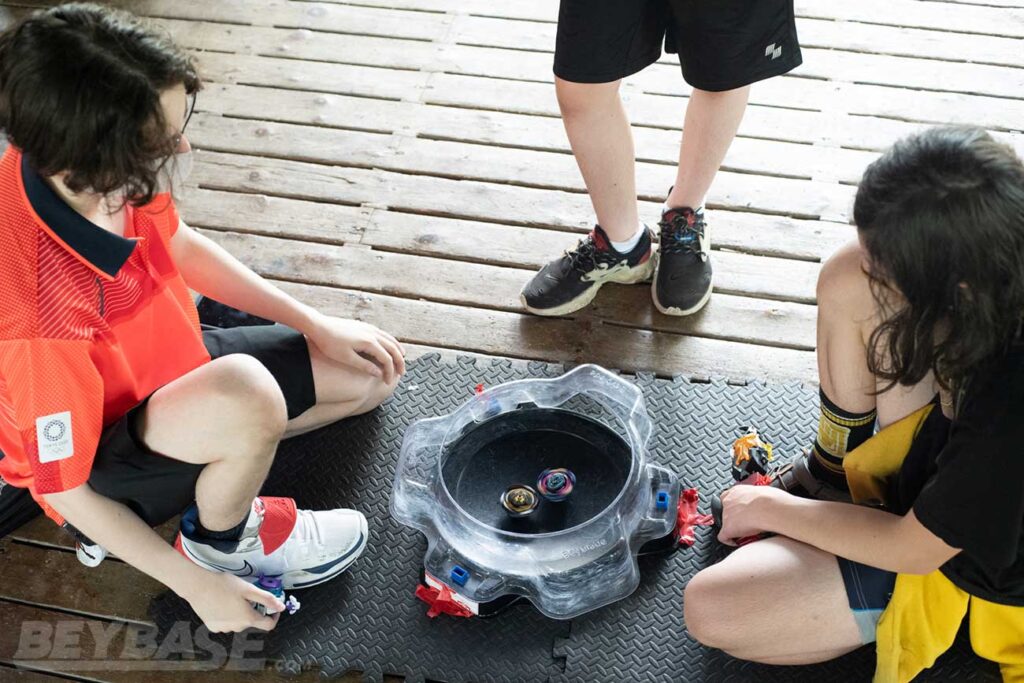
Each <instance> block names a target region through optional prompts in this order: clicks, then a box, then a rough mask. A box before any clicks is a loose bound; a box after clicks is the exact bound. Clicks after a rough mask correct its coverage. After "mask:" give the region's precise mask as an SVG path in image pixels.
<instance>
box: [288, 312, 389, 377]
mask: <svg viewBox="0 0 1024 683" xmlns="http://www.w3.org/2000/svg"><path fill="white" fill-rule="evenodd" d="M308 334H309V338H310V339H311V340H312V341H313V343H314V344H316V345H317V347H318V348H319V349H320V350H321V351H323V352H324V354H325V355H326V356H327V357H328V358H331V359H333V360H335V361H337V362H339V363H343V364H345V365H349V366H352V367H354V368H358V369H360V370H362V371H363V372H366V373H369V374H371V375H373V376H375V377H380V378H381V379H383V380H384V382H385V383H386V384H391V383H392V381H393V380H394V379H395V378H396V377H397V376H400V375H404V374H405V349H403V348H402V345H401V344H399V343H398V340H397V339H395V338H394V337H392V336H391V335H390V334H388V333H387V332H383V331H381V330H379V329H377V328H376V327H374V326H373V325H370V324H369V323H364V322H359V321H358V320H344V319H342V318H332V317H329V316H321V317H320V318H319V319H318V320H317V322H316V324H315V325H314V328H313V330H312V332H309V333H308Z"/></svg>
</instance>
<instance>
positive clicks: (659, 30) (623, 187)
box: [521, 0, 668, 315]
mask: <svg viewBox="0 0 1024 683" xmlns="http://www.w3.org/2000/svg"><path fill="white" fill-rule="evenodd" d="M667 21H668V6H667V4H666V0H631V1H630V2H622V0H561V5H560V7H559V16H558V36H557V40H556V45H555V69H554V70H555V91H556V94H557V95H558V104H559V108H560V109H561V112H562V121H563V123H564V125H565V130H566V134H567V135H568V137H569V143H570V145H571V147H572V151H573V154H574V155H575V157H576V162H577V164H578V165H579V168H580V173H581V174H582V175H583V180H584V183H585V184H586V186H587V192H588V193H589V194H590V201H591V203H592V205H593V207H594V213H595V214H596V215H597V222H598V224H597V225H596V226H595V227H594V230H593V232H591V233H590V235H588V236H587V237H585V238H584V239H583V240H582V241H581V242H580V243H579V245H578V246H577V247H576V248H575V249H573V250H570V251H569V252H566V254H565V255H564V256H563V257H561V258H558V259H556V260H554V261H552V262H550V263H548V264H547V265H546V266H544V268H543V269H542V270H541V271H540V272H539V273H538V274H537V275H536V276H534V277H533V279H531V280H530V281H529V282H528V283H527V284H526V286H525V287H524V288H523V292H522V297H521V298H522V302H523V306H524V307H525V308H526V309H527V310H528V311H530V312H532V313H536V314H538V315H567V314H569V313H572V312H574V311H577V310H579V309H580V308H583V307H584V306H586V305H587V304H589V303H590V302H591V301H592V300H593V298H594V296H596V295H597V292H598V290H599V289H600V288H601V286H602V285H603V284H604V283H606V282H618V283H624V284H629V283H635V282H644V281H647V280H649V279H650V277H651V273H652V271H653V265H654V262H653V258H652V256H653V253H654V252H653V233H652V232H651V231H650V230H649V229H647V228H646V227H645V226H644V225H643V224H641V222H640V218H639V214H638V211H637V197H636V177H635V153H634V149H633V134H632V131H631V129H630V124H629V119H628V117H627V116H626V110H625V107H624V106H623V104H622V100H621V98H620V97H619V83H620V82H621V79H623V78H625V77H626V76H629V75H631V74H633V73H636V72H637V71H640V70H641V69H643V68H644V67H646V66H647V65H649V64H652V63H653V62H655V61H657V59H658V57H660V56H661V44H662V40H663V38H664V36H665V29H666V26H667Z"/></svg>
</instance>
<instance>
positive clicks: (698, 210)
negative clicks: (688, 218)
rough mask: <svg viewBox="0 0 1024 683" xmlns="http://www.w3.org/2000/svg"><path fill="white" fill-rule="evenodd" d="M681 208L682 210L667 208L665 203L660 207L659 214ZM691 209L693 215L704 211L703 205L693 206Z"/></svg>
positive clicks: (676, 207) (675, 207)
mask: <svg viewBox="0 0 1024 683" xmlns="http://www.w3.org/2000/svg"><path fill="white" fill-rule="evenodd" d="M681 208H683V207H681V206H669V205H668V202H665V203H664V204H662V205H661V212H662V213H665V212H666V211H671V210H672V209H681ZM691 208H693V212H694V213H700V212H701V211H703V210H704V205H703V204H701V205H700V206H694V207H691Z"/></svg>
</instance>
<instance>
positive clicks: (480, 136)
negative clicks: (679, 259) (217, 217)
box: [197, 83, 878, 184]
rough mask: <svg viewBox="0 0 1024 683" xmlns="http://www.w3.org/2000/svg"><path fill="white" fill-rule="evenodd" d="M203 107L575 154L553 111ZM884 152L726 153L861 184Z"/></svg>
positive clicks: (648, 152)
mask: <svg viewBox="0 0 1024 683" xmlns="http://www.w3.org/2000/svg"><path fill="white" fill-rule="evenodd" d="M357 94H359V93H357ZM197 106H198V108H199V111H200V112H209V113H220V114H222V115H224V116H230V117H232V118H244V119H247V120H252V121H261V120H262V121H267V120H269V121H277V122H284V123H298V124H305V125H311V126H318V127H323V128H342V129H349V130H351V129H362V130H374V131H378V132H398V133H402V134H404V135H409V136H416V137H421V138H425V139H436V140H452V141H463V142H471V143H477V144H482V145H490V146H499V147H511V148H517V149H530V150H538V151H554V152H560V153H562V154H571V151H570V148H569V142H568V140H567V139H566V137H565V129H564V128H563V126H562V122H561V121H560V120H559V119H557V118H554V117H550V116H533V115H528V114H514V113H507V112H500V111H481V110H467V109H455V108H452V107H441V106H435V105H425V104H420V103H417V102H393V101H392V102H382V101H379V100H377V99H367V98H366V97H347V96H344V95H322V94H318V93H312V92H295V91H289V92H286V93H285V92H281V91H279V90H276V89H274V88H266V87H257V86H246V85H235V84H220V83H213V84H207V87H206V90H205V91H204V92H203V94H202V96H201V97H200V99H199V102H198V105H197ZM197 121H198V116H197ZM765 132H768V131H767V129H766V131H765ZM633 136H634V139H635V144H636V152H637V159H638V161H641V162H645V161H646V162H654V163H661V164H673V165H674V164H675V163H676V160H677V159H678V156H679V141H680V134H679V131H678V130H667V129H658V128H647V127H640V126H636V127H634V130H633ZM295 149H296V150H299V149H300V148H299V147H298V146H296V147H295ZM877 157H878V154H877V153H876V152H869V151H860V150H851V149H840V148H836V147H823V146H812V145H810V144H806V143H790V142H785V141H778V140H761V139H756V138H749V137H739V138H737V139H736V141H735V142H734V143H733V145H732V147H731V148H730V150H729V153H728V154H727V155H726V159H725V164H724V166H723V168H724V169H725V170H729V171H739V172H745V173H753V174H758V175H779V176H786V177H795V178H830V179H833V180H835V181H837V182H843V183H847V184H856V183H857V182H858V181H859V180H860V176H861V174H862V173H863V171H864V168H865V167H866V166H867V165H868V164H869V163H870V162H871V161H873V160H874V159H876V158H877Z"/></svg>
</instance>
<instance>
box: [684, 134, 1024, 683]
mask: <svg viewBox="0 0 1024 683" xmlns="http://www.w3.org/2000/svg"><path fill="white" fill-rule="evenodd" d="M854 219H855V222H856V225H857V236H858V240H857V242H856V243H854V244H851V245H850V246H848V247H846V248H844V249H842V250H841V251H839V252H838V253H837V254H836V255H835V256H833V257H832V258H831V259H830V260H829V261H828V262H827V263H826V264H825V265H824V267H823V268H822V272H821V276H820V279H819V282H818V304H819V313H818V365H819V371H820V380H821V394H822V413H821V420H820V423H819V431H818V435H817V439H816V441H815V447H814V449H813V450H811V451H810V453H809V454H808V455H806V456H804V457H802V458H800V459H798V460H797V462H796V463H794V464H793V465H792V466H791V467H787V468H784V469H783V470H782V471H780V472H779V473H778V474H777V476H775V480H774V481H773V485H772V486H735V487H733V488H732V489H730V490H728V491H726V492H725V493H724V494H723V495H722V505H723V514H722V527H721V531H720V534H719V539H720V540H721V541H722V542H724V543H729V544H733V543H734V542H735V539H740V538H745V537H748V536H751V535H756V534H762V533H768V534H773V535H774V536H773V537H771V538H767V539H764V540H761V541H757V542H754V543H749V544H747V545H744V546H743V547H741V548H739V549H738V550H736V551H735V552H733V553H732V554H731V555H730V556H728V557H727V558H726V559H725V560H723V561H722V562H720V563H718V564H716V565H714V566H711V567H708V568H707V569H705V570H703V571H701V572H699V573H698V574H697V575H696V576H695V577H694V578H693V579H692V581H691V582H690V583H689V585H688V586H687V588H686V591H685V596H684V609H685V617H686V625H687V629H688V631H689V632H690V634H691V635H692V636H693V637H695V638H696V639H697V640H698V641H700V642H702V643H704V644H705V645H708V646H710V647H714V648H719V649H721V650H724V651H725V652H727V653H729V654H731V655H733V656H735V657H738V658H741V659H747V660H753V661H757V662H763V663H768V664H809V663H814V662H820V661H824V660H828V659H832V658H834V657H838V656H840V655H842V654H845V653H847V652H850V651H851V650H854V649H857V648H859V647H861V646H862V645H864V644H867V643H871V642H877V644H876V649H877V653H878V665H877V669H876V676H875V680H876V681H879V682H886V683H888V682H889V681H893V682H896V681H899V682H902V681H909V680H911V679H913V678H914V677H915V676H916V675H917V674H918V673H919V672H920V671H921V670H923V669H924V668H927V667H928V666H930V665H931V664H932V663H934V661H935V658H936V657H938V656H939V655H940V654H942V652H943V651H945V650H946V649H947V648H948V647H949V646H950V645H951V644H952V642H953V639H954V638H955V636H956V633H957V630H958V628H959V627H960V625H961V622H962V621H963V619H964V618H965V616H966V618H967V619H968V620H969V624H970V635H971V643H972V646H973V647H974V649H975V651H976V652H977V653H978V654H979V655H981V656H983V657H986V658H988V659H991V660H994V661H996V662H999V663H1000V665H1001V666H1002V671H1003V677H1004V680H1007V681H1024V452H1022V445H1024V331H1022V327H1024V162H1022V161H1021V159H1020V158H1019V157H1018V156H1017V155H1016V154H1015V153H1014V152H1013V150H1012V149H1010V148H1009V147H1007V146H1005V145H1003V144H1000V143H999V142H997V141H995V140H994V139H993V138H992V137H991V136H989V135H988V134H987V133H986V132H984V131H982V130H980V129H975V128H935V129H931V130H928V131H925V132H923V133H920V134H917V135H915V136H912V137H910V138H907V139H904V140H902V141H900V142H898V143H897V144H896V145H894V146H893V147H892V148H891V149H890V150H888V151H887V152H886V153H885V154H884V155H883V156H882V157H881V158H880V159H878V160H877V161H876V162H874V163H873V164H872V165H871V166H869V167H868V169H867V171H866V172H865V174H864V177H863V179H862V181H861V184H860V187H859V189H858V192H857V199H856V204H855V207H854ZM876 422H877V425H876ZM865 425H867V428H865ZM837 475H838V476H837ZM794 494H795V495H794ZM844 496H845V497H846V498H847V499H848V501H849V502H843V501H842V498H843V497H844ZM850 502H854V503H860V504H857V505H853V504H850ZM751 577H755V578H756V579H757V581H751ZM766 634H771V637H765V635H766Z"/></svg>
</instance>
